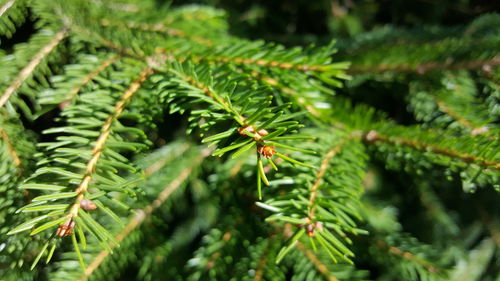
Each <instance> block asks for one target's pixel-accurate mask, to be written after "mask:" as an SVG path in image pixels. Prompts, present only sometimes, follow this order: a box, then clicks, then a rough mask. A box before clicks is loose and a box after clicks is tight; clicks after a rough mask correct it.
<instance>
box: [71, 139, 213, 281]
mask: <svg viewBox="0 0 500 281" xmlns="http://www.w3.org/2000/svg"><path fill="white" fill-rule="evenodd" d="M186 148H187V147H186ZM210 151H211V149H205V150H204V151H202V152H201V153H200V155H199V156H198V157H197V158H196V159H195V161H194V162H193V163H192V165H190V166H188V167H187V168H185V169H183V170H182V171H181V172H180V173H179V174H178V175H177V176H176V177H175V178H174V179H173V180H172V181H171V182H169V183H168V184H167V185H166V186H165V187H164V188H163V190H162V191H161V192H160V193H159V194H158V196H157V197H156V199H155V200H154V201H153V202H152V203H151V204H149V205H148V206H146V207H144V208H142V209H139V210H136V215H135V216H134V217H132V218H131V219H130V221H129V222H128V224H127V225H126V226H125V227H124V228H123V230H122V231H121V232H120V233H119V234H118V235H116V237H115V240H116V242H118V243H120V242H122V241H123V240H124V239H126V238H127V236H128V235H129V234H130V233H131V232H132V231H134V230H136V229H137V228H138V227H140V226H141V224H142V223H143V222H144V221H145V220H147V219H148V218H149V217H150V216H151V214H152V213H153V212H154V211H155V210H156V209H157V208H158V207H160V206H161V205H162V204H163V203H164V202H165V201H166V200H168V198H169V197H170V195H171V194H172V193H173V192H175V191H176V190H177V189H178V188H179V187H181V186H182V184H183V183H184V182H185V181H186V180H187V179H188V178H189V176H190V175H191V173H192V171H193V169H194V168H195V167H196V166H197V165H198V164H200V163H201V161H202V160H203V159H204V158H205V157H207V156H208V155H209V154H210ZM177 153H178V154H182V153H181V152H179V151H178V152H177ZM171 157H172V158H176V156H175V155H174V156H171ZM168 162H170V161H169V159H166V158H163V159H161V160H160V161H159V162H155V163H153V164H152V165H151V166H149V167H148V168H146V169H145V171H147V172H146V175H147V177H149V176H151V175H152V174H153V173H155V172H157V171H158V170H159V169H161V168H162V167H163V166H164V165H165V164H166V163H168ZM116 246H117V245H116V244H111V245H110V247H111V248H114V247H116ZM110 254H111V251H110V250H102V251H101V252H100V253H99V254H98V255H97V256H96V257H95V258H94V259H93V261H92V263H90V264H89V266H88V267H87V268H86V270H85V272H84V273H83V274H82V275H81V276H80V278H79V279H78V280H79V281H84V280H87V279H88V278H89V277H90V276H91V275H92V273H93V272H94V271H95V270H96V269H97V268H99V266H100V265H101V264H102V263H103V261H104V260H105V259H106V257H107V256H109V255H110Z"/></svg>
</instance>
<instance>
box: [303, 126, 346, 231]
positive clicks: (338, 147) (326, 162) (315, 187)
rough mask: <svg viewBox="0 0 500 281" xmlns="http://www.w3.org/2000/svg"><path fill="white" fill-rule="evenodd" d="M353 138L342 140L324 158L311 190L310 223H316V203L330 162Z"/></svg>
mask: <svg viewBox="0 0 500 281" xmlns="http://www.w3.org/2000/svg"><path fill="white" fill-rule="evenodd" d="M352 138H353V135H348V136H347V137H345V138H344V139H342V140H340V141H339V142H338V143H337V144H336V145H335V146H334V147H333V148H332V149H331V150H330V151H328V153H327V154H325V156H324V157H323V159H322V161H321V166H320V167H319V169H318V171H317V173H316V176H315V179H314V182H313V184H312V186H311V188H310V195H309V205H308V218H309V221H310V222H313V221H314V212H315V211H314V210H315V209H314V202H315V200H316V196H317V194H318V188H319V186H320V185H321V182H322V180H323V177H324V175H325V173H326V171H327V169H328V167H329V166H328V165H329V163H330V160H331V159H332V158H333V157H334V156H335V155H336V154H337V153H339V151H340V150H341V149H342V148H343V146H344V145H345V144H346V143H347V142H348V141H350V140H351V139H352Z"/></svg>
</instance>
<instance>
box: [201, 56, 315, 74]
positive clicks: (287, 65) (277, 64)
mask: <svg viewBox="0 0 500 281" xmlns="http://www.w3.org/2000/svg"><path fill="white" fill-rule="evenodd" d="M193 61H194V62H202V61H206V62H217V63H234V64H239V65H249V66H263V67H270V68H279V69H293V70H299V71H302V72H308V71H324V70H325V66H324V65H307V64H296V63H293V62H282V61H273V60H266V59H251V58H238V57H236V58H232V57H226V56H204V57H200V56H193Z"/></svg>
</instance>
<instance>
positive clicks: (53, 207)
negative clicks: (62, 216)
mask: <svg viewBox="0 0 500 281" xmlns="http://www.w3.org/2000/svg"><path fill="white" fill-rule="evenodd" d="M68 206H69V204H59V205H42V206H33V207H28V208H23V210H22V212H23V213H27V212H39V211H50V210H63V209H66V208H67V207H68Z"/></svg>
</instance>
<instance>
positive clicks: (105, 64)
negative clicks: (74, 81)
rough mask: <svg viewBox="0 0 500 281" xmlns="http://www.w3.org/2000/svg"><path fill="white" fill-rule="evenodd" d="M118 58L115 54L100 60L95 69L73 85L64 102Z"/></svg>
mask: <svg viewBox="0 0 500 281" xmlns="http://www.w3.org/2000/svg"><path fill="white" fill-rule="evenodd" d="M119 59H120V56H119V55H116V56H111V57H110V58H108V59H106V60H105V61H103V62H102V64H100V65H99V66H98V67H97V68H96V69H94V70H92V71H91V72H90V73H89V74H87V75H86V76H85V77H83V78H82V80H81V82H80V83H79V84H78V85H76V86H74V87H73V88H72V89H71V90H70V91H69V93H68V95H67V96H66V98H65V100H64V101H63V103H65V102H69V101H71V100H73V98H75V96H76V95H77V94H78V93H79V92H80V90H81V89H82V88H83V87H85V85H87V83H89V82H90V81H92V80H93V79H94V78H95V77H97V76H98V75H99V74H100V73H101V72H103V71H104V70H106V68H108V67H109V66H111V65H112V64H113V63H114V62H116V61H118V60H119Z"/></svg>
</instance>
